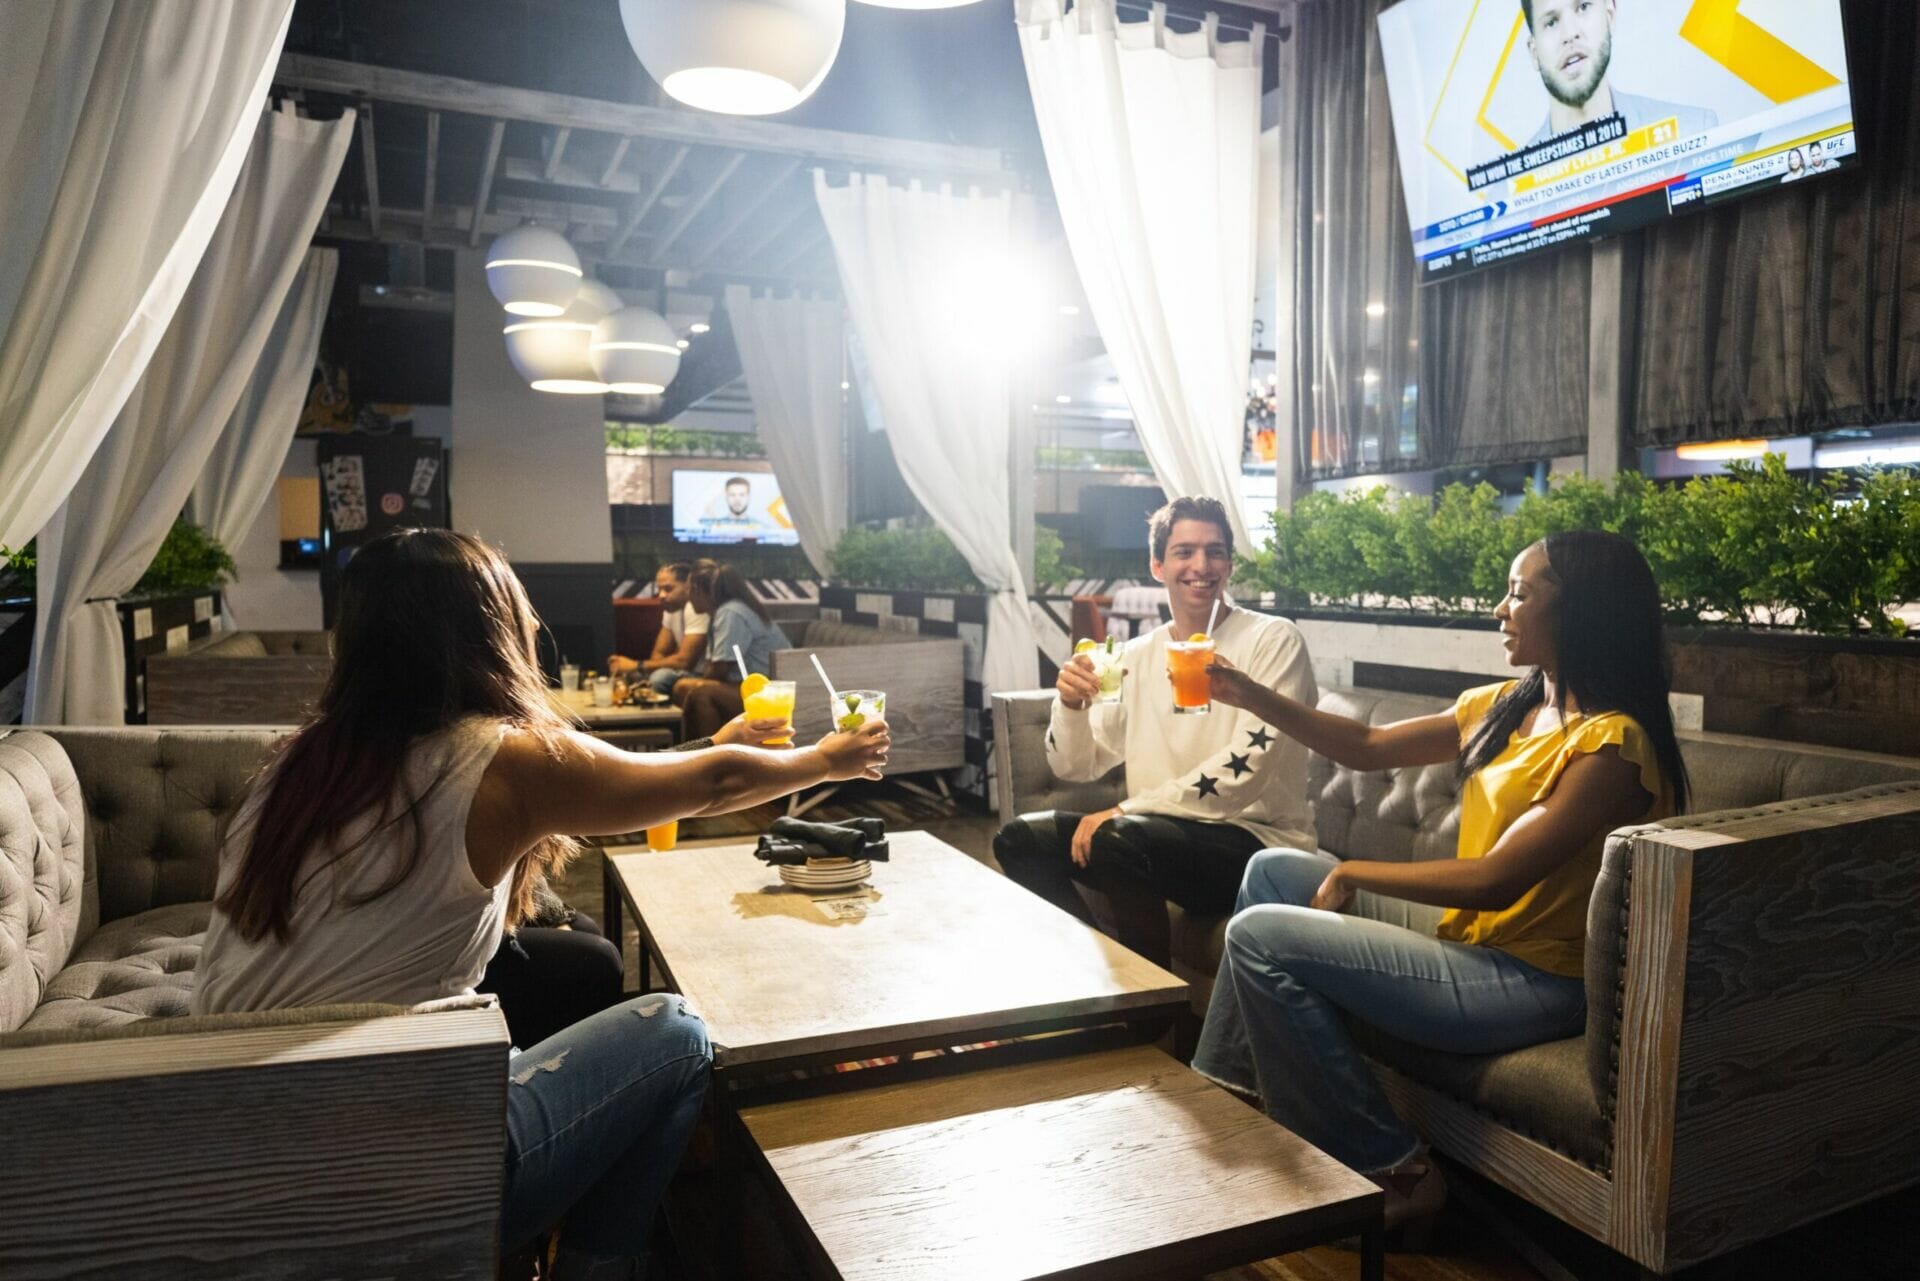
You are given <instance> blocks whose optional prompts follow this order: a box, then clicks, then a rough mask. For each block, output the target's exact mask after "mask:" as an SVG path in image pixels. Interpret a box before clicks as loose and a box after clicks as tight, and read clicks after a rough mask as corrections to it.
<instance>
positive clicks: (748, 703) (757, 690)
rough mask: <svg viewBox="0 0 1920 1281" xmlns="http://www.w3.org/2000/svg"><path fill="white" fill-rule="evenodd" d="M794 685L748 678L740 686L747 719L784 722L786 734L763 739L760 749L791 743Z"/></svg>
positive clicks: (788, 682) (741, 700) (787, 682)
mask: <svg viewBox="0 0 1920 1281" xmlns="http://www.w3.org/2000/svg"><path fill="white" fill-rule="evenodd" d="M795 688H796V687H795V685H794V683H793V682H792V681H770V680H765V679H761V680H758V681H756V680H754V679H753V678H752V677H749V678H748V679H747V680H745V681H742V682H741V684H740V702H741V704H742V705H743V706H744V707H745V708H746V712H747V719H748V720H756V721H775V720H778V721H785V722H786V723H787V728H786V732H785V733H783V734H781V735H780V736H779V737H778V738H763V739H761V740H760V745H761V746H762V747H786V746H788V745H789V744H791V743H792V742H793V700H794V691H795Z"/></svg>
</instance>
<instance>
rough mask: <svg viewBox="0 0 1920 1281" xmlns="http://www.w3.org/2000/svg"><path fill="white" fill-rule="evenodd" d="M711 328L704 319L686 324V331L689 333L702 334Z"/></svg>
mask: <svg viewBox="0 0 1920 1281" xmlns="http://www.w3.org/2000/svg"><path fill="white" fill-rule="evenodd" d="M712 329H713V326H712V325H709V324H708V323H707V322H706V321H704V320H696V321H694V322H693V323H692V324H691V325H688V326H687V332H688V333H690V334H704V333H708V332H710V331H711V330H712Z"/></svg>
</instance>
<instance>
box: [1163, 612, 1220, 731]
mask: <svg viewBox="0 0 1920 1281" xmlns="http://www.w3.org/2000/svg"><path fill="white" fill-rule="evenodd" d="M1211 662H1213V637H1211V636H1207V635H1205V634H1203V633H1201V632H1195V633H1194V634H1193V635H1192V636H1189V637H1188V638H1187V639H1186V640H1183V641H1169V642H1168V643H1167V673H1168V675H1170V676H1172V677H1173V710H1174V712H1175V713H1176V714H1178V715H1181V716H1205V715H1206V714H1207V713H1208V712H1211V711H1212V710H1213V678H1212V677H1210V676H1208V675H1207V665H1208V664H1209V663H1211Z"/></svg>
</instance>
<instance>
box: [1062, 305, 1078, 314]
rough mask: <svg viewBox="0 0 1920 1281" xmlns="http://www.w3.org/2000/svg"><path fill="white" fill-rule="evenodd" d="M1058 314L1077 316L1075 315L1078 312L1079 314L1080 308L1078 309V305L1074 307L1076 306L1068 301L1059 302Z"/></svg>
mask: <svg viewBox="0 0 1920 1281" xmlns="http://www.w3.org/2000/svg"><path fill="white" fill-rule="evenodd" d="M1060 314H1061V315H1063V316H1077V315H1079V314H1080V309H1079V308H1078V307H1076V306H1074V305H1073V304H1072V303H1070V302H1066V303H1061V304H1060Z"/></svg>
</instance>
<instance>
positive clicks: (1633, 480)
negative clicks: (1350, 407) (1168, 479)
mask: <svg viewBox="0 0 1920 1281" xmlns="http://www.w3.org/2000/svg"><path fill="white" fill-rule="evenodd" d="M1572 529H1605V530H1610V531H1612V532H1615V533H1618V534H1622V535H1624V536H1625V537H1627V538H1630V539H1632V540H1633V541H1634V543H1635V544H1636V545H1638V546H1639V548H1640V550H1641V551H1642V552H1643V553H1645V555H1646V557H1647V561H1648V563H1649V564H1650V565H1651V566H1652V568H1653V572H1654V576H1655V578H1656V579H1658V580H1659V583H1660V590H1661V596H1662V599H1663V600H1664V601H1665V602H1666V607H1667V611H1668V615H1669V617H1670V618H1672V619H1673V620H1675V621H1679V622H1689V623H1697V622H1701V621H1703V620H1717V621H1725V622H1732V623H1743V624H1771V623H1792V624H1794V625H1797V626H1799V627H1802V628H1806V629H1808V630H1811V631H1817V632H1823V633H1830V634H1844V633H1857V632H1866V633H1872V634H1877V635H1887V636H1897V635H1901V634H1903V633H1904V632H1905V630H1906V628H1905V624H1904V623H1903V622H1902V621H1901V620H1900V619H1898V618H1895V617H1894V616H1893V614H1892V611H1893V610H1894V609H1895V608H1897V607H1898V606H1899V605H1901V604H1902V603H1904V602H1907V601H1911V600H1916V599H1920V472H1916V471H1914V470H1911V469H1897V470H1884V471H1878V472H1874V473H1870V474H1869V475H1868V476H1867V477H1866V478H1865V479H1864V480H1863V481H1861V482H1860V483H1859V485H1858V486H1857V492H1854V493H1848V492H1847V491H1846V487H1845V483H1844V482H1843V481H1842V480H1841V479H1840V478H1838V477H1825V478H1822V479H1820V480H1809V479H1805V478H1802V477H1797V476H1794V475H1792V474H1790V473H1789V472H1788V471H1787V468H1786V464H1785V461H1784V460H1783V459H1782V458H1781V457H1780V456H1779V455H1777V454H1770V455H1767V456H1766V457H1765V458H1763V459H1760V460H1758V461H1755V462H1744V461H1743V462H1736V463H1732V464H1730V465H1729V466H1728V474H1727V475H1725V476H1714V477H1700V478H1696V479H1694V480H1690V481H1688V482H1687V483H1686V484H1684V485H1678V486H1661V485H1656V484H1655V483H1654V482H1653V481H1651V480H1649V479H1648V478H1647V477H1645V476H1642V475H1640V474H1639V473H1636V472H1628V473H1623V474H1622V475H1621V476H1620V477H1619V479H1618V480H1617V481H1616V482H1615V483H1614V484H1612V485H1603V484H1600V483H1599V482H1596V481H1592V480H1588V479H1586V478H1585V477H1582V476H1570V477H1565V478H1561V479H1557V480H1556V481H1555V483H1554V484H1553V486H1552V487H1551V488H1550V489H1548V490H1547V492H1545V493H1534V494H1529V495H1527V496H1526V497H1525V498H1524V499H1522V500H1521V502H1520V503H1519V504H1518V506H1517V507H1516V508H1515V509H1514V510H1513V511H1512V512H1503V511H1502V510H1501V506H1500V502H1499V498H1498V496H1497V495H1496V494H1495V492H1494V491H1493V489H1492V488H1491V487H1489V486H1487V485H1484V484H1483V485H1478V486H1474V487H1472V488H1469V487H1467V486H1464V485H1450V486H1448V487H1446V488H1445V489H1443V490H1441V491H1440V493H1439V494H1438V495H1437V496H1435V497H1434V498H1432V499H1427V498H1421V497H1407V496H1401V495H1396V494H1394V493H1393V492H1392V491H1389V490H1387V489H1385V488H1384V487H1383V488H1377V489H1372V490H1366V491H1360V492H1356V493H1349V494H1347V495H1345V496H1344V497H1343V496H1339V495H1334V494H1327V493H1320V492H1315V493H1311V494H1308V495H1306V496H1304V497H1303V498H1302V499H1301V500H1300V501H1299V502H1297V503H1295V504H1294V507H1293V510H1292V511H1291V512H1277V513H1275V514H1274V518H1273V524H1272V528H1271V530H1270V532H1269V533H1268V534H1267V536H1266V539H1265V541H1264V543H1263V545H1262V546H1261V547H1260V549H1259V550H1258V551H1257V552H1256V553H1255V554H1254V555H1253V556H1252V557H1250V558H1248V559H1247V560H1246V561H1244V562H1243V564H1242V567H1241V572H1240V579H1241V581H1242V582H1243V583H1246V584H1248V585H1250V586H1252V587H1254V588H1257V589H1261V590H1267V591H1272V592H1275V593H1277V594H1278V595H1279V597H1280V599H1281V600H1282V601H1283V602H1284V603H1289V604H1294V605H1299V604H1307V603H1311V604H1330V605H1347V606H1361V607H1371V606H1380V605H1385V606H1388V607H1392V608H1400V609H1420V610H1425V611H1429V612H1442V613H1465V612H1484V611H1485V610H1488V609H1491V608H1492V606H1493V605H1494V604H1495V603H1496V602H1497V601H1498V600H1499V599H1500V597H1501V595H1502V594H1503V593H1504V592H1505V590H1506V587H1505V584H1506V576H1507V567H1508V565H1509V564H1510V563H1511V561H1512V559H1513V557H1514V556H1515V555H1516V554H1517V553H1518V552H1519V551H1520V549H1521V548H1523V547H1525V546H1527V545H1528V544H1529V543H1532V542H1534V541H1536V540H1537V539H1540V538H1543V537H1545V536H1546V535H1548V534H1552V533H1558V532H1562V531H1565V530H1572Z"/></svg>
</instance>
